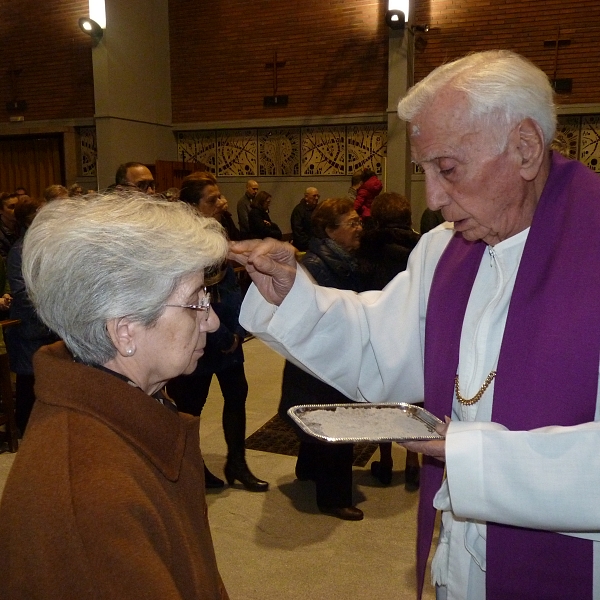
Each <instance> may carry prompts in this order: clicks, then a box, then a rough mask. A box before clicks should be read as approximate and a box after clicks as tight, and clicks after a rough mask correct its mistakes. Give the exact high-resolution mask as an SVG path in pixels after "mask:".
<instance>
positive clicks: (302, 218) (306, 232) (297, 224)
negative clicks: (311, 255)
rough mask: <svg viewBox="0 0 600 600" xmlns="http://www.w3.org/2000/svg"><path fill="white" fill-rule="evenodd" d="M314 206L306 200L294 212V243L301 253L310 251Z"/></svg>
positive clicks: (292, 222)
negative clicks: (309, 243)
mask: <svg viewBox="0 0 600 600" xmlns="http://www.w3.org/2000/svg"><path fill="white" fill-rule="evenodd" d="M314 210H315V207H314V206H311V205H310V204H308V203H307V202H306V200H304V198H303V199H302V200H300V202H299V203H298V204H296V206H295V207H294V210H293V211H292V216H291V219H290V222H291V225H292V243H293V244H294V246H295V247H296V249H297V250H299V251H300V252H306V251H307V250H308V242H310V240H311V239H312V237H313V231H312V221H311V217H312V214H313V211H314Z"/></svg>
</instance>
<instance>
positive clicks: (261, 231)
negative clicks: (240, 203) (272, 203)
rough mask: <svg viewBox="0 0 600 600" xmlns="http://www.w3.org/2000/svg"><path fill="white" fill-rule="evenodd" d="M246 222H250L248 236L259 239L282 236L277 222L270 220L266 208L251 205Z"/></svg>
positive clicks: (278, 238)
mask: <svg viewBox="0 0 600 600" xmlns="http://www.w3.org/2000/svg"><path fill="white" fill-rule="evenodd" d="M248 222H249V224H250V237H251V238H252V239H260V240H263V239H264V238H267V237H271V238H275V239H276V240H280V239H281V238H282V234H281V229H279V226H278V225H277V223H273V221H271V217H270V216H269V213H268V212H267V211H266V210H263V209H262V208H258V207H257V206H253V207H252V208H251V209H250V212H249V213H248Z"/></svg>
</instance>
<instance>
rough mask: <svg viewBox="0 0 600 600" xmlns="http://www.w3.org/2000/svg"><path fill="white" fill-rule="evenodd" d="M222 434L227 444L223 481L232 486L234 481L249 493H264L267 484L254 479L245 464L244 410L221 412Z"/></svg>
mask: <svg viewBox="0 0 600 600" xmlns="http://www.w3.org/2000/svg"><path fill="white" fill-rule="evenodd" d="M223 432H224V433H225V441H226V442H227V463H226V464H225V479H227V483H228V484H229V485H233V484H234V482H235V481H236V479H237V480H238V481H239V482H240V483H241V484H242V485H243V486H244V487H245V488H246V489H247V490H249V491H251V492H266V491H267V490H268V489H269V484H268V483H267V482H266V481H263V480H262V479H258V477H255V476H254V475H253V474H252V472H251V471H250V469H249V468H248V465H247V464H246V457H245V454H246V410H245V407H242V410H239V409H236V410H231V409H229V410H228V407H227V406H225V408H224V410H223Z"/></svg>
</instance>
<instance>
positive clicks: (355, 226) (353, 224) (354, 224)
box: [341, 219, 363, 229]
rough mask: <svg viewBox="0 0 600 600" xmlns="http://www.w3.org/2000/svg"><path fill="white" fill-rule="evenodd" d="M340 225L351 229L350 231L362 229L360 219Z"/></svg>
mask: <svg viewBox="0 0 600 600" xmlns="http://www.w3.org/2000/svg"><path fill="white" fill-rule="evenodd" d="M341 225H345V226H346V227H351V228H352V229H358V228H359V227H362V226H363V224H362V221H361V220H360V219H350V220H349V221H344V222H343V223H341Z"/></svg>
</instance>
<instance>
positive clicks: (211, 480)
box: [204, 465, 225, 489]
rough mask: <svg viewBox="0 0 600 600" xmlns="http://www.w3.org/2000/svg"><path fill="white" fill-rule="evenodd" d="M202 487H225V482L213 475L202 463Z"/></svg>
mask: <svg viewBox="0 0 600 600" xmlns="http://www.w3.org/2000/svg"><path fill="white" fill-rule="evenodd" d="M204 487H205V488H206V489H213V488H222V487H225V482H224V481H223V480H222V479H219V478H218V477H217V476H216V475H213V474H212V473H211V472H210V471H209V470H208V469H207V468H206V465H204Z"/></svg>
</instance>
